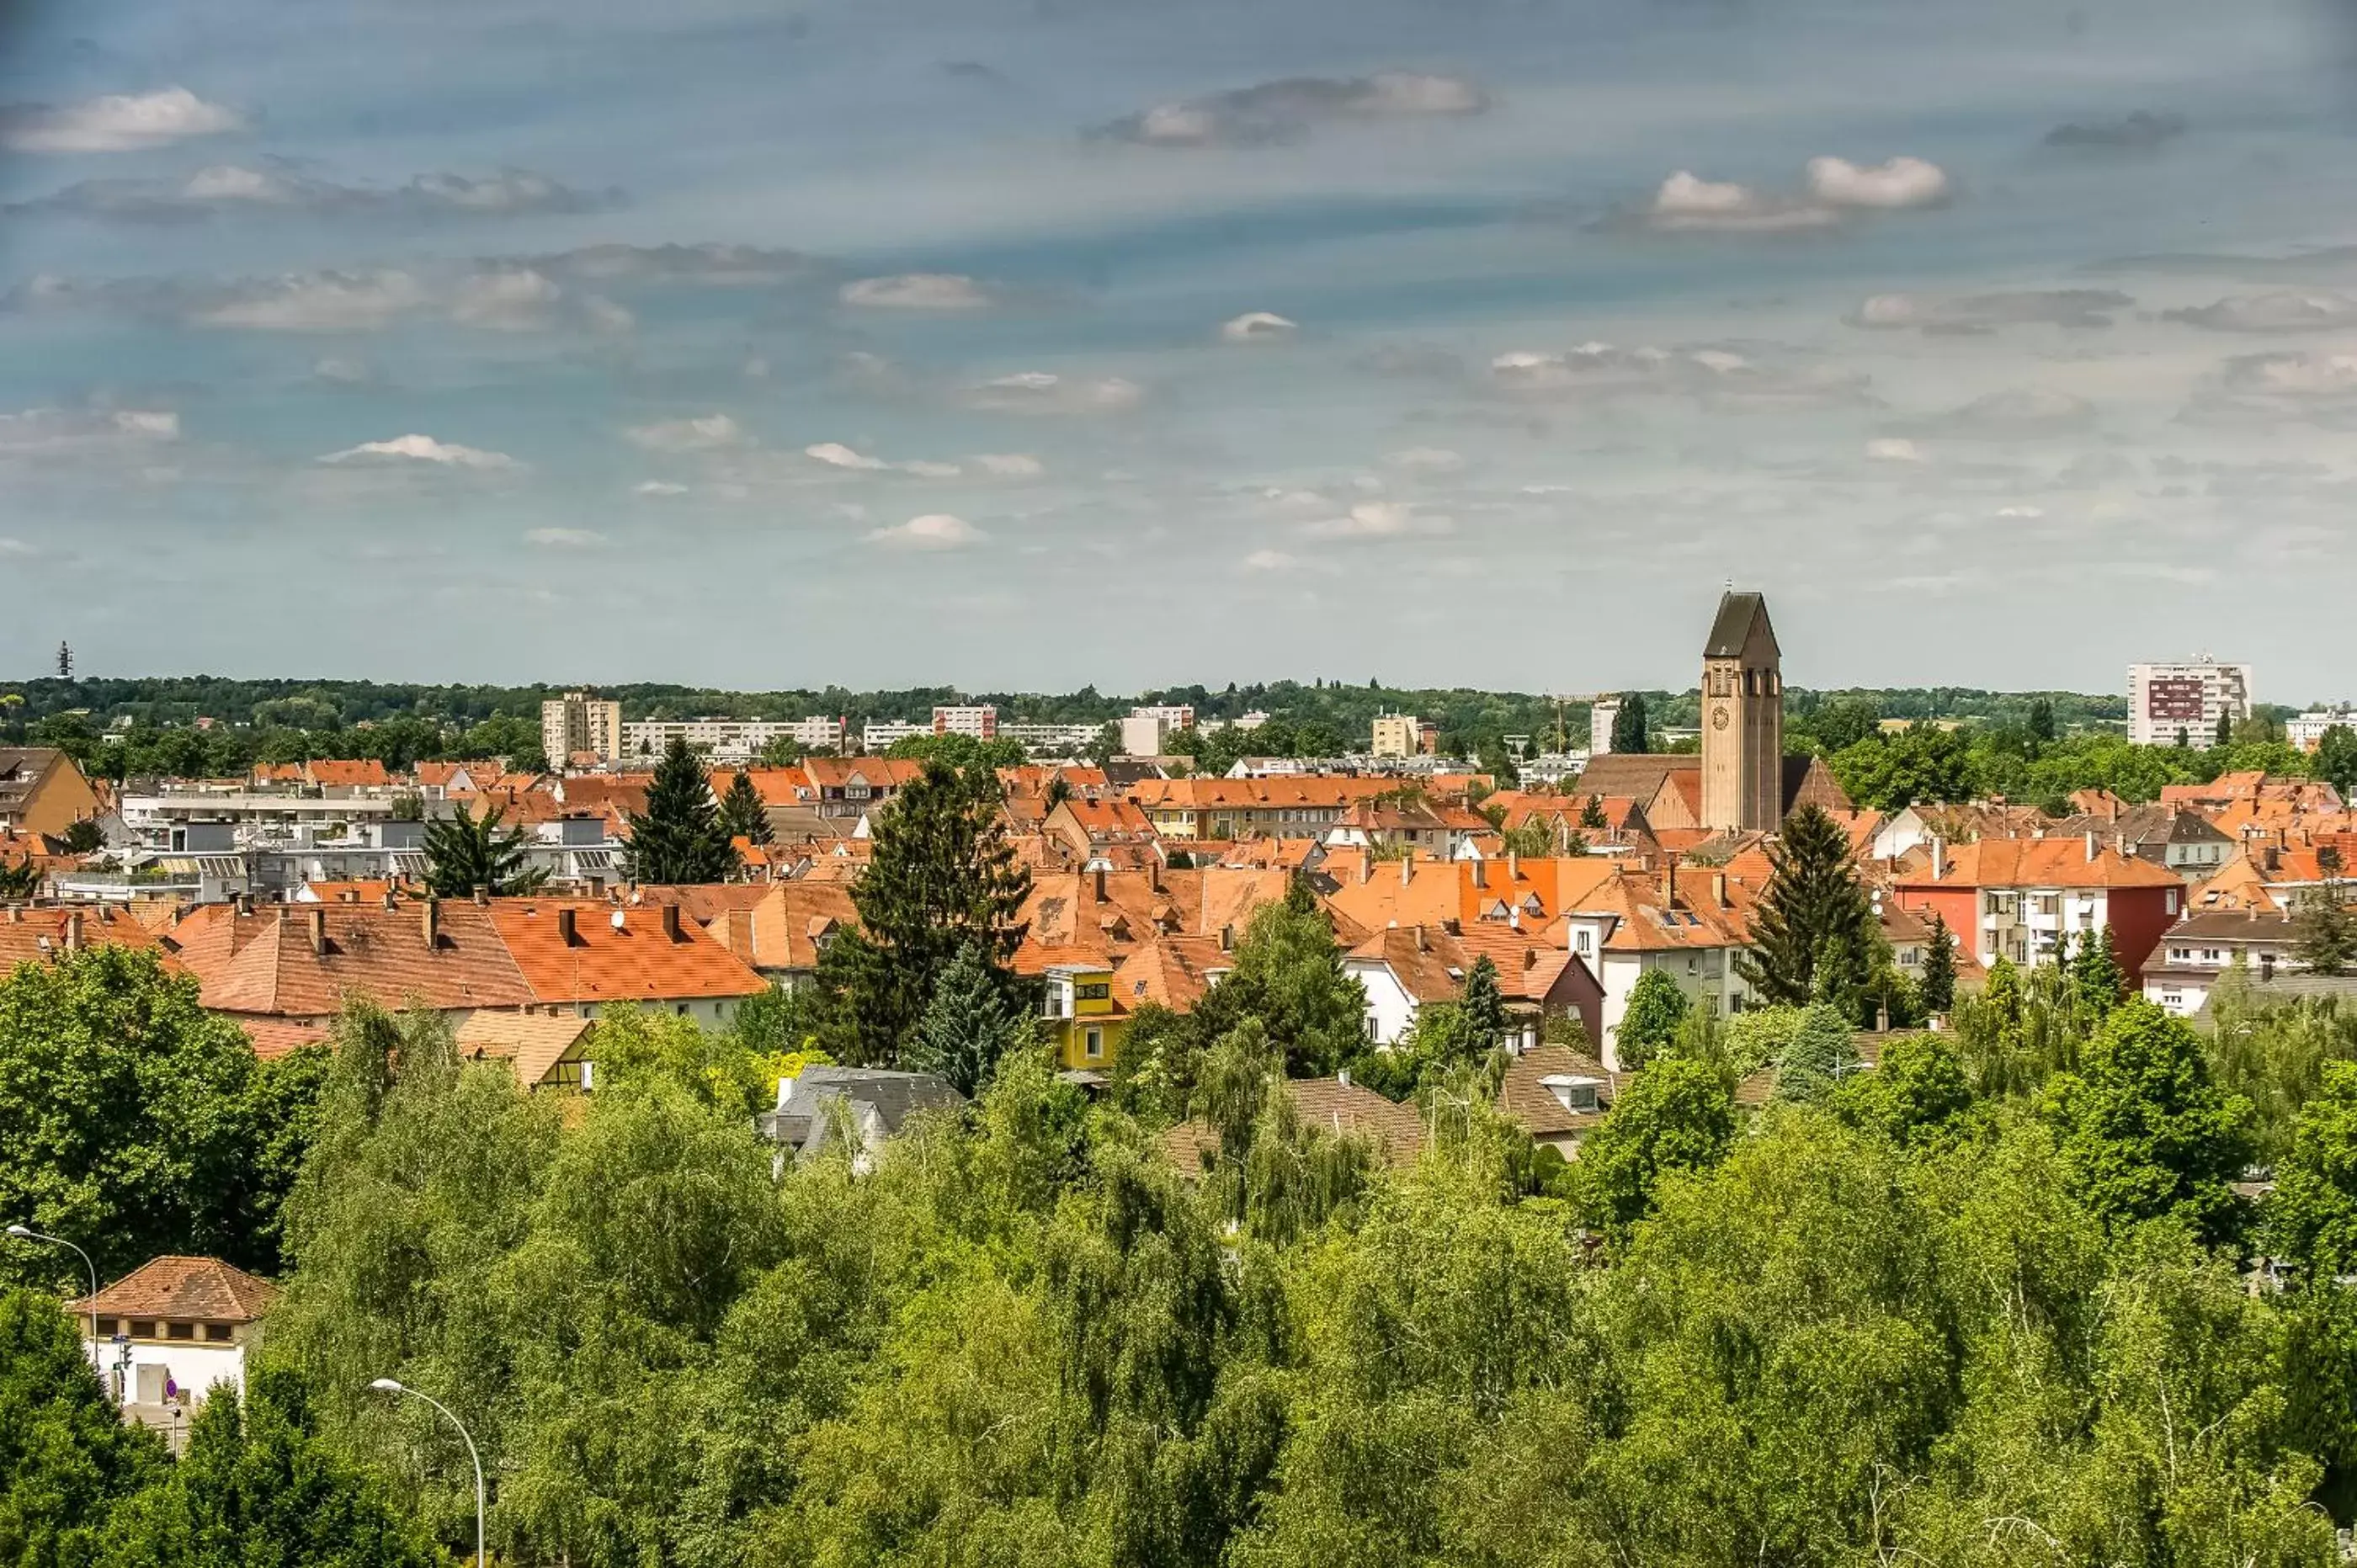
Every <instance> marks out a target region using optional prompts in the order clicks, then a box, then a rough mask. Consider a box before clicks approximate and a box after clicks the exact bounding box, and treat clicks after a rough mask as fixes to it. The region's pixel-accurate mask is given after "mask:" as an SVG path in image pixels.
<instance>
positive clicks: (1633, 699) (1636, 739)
mask: <svg viewBox="0 0 2357 1568" xmlns="http://www.w3.org/2000/svg"><path fill="white" fill-rule="evenodd" d="M1612 749H1613V750H1614V751H1633V752H1647V751H1651V750H1652V749H1653V733H1652V725H1651V724H1650V723H1649V722H1648V721H1647V719H1646V717H1645V693H1642V692H1630V693H1624V694H1623V695H1622V696H1621V698H1620V712H1619V713H1617V714H1613V715H1612Z"/></svg>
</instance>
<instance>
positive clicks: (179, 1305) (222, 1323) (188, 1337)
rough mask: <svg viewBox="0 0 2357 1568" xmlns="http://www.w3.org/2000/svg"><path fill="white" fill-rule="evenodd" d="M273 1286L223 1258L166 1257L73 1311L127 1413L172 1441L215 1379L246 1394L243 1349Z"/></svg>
mask: <svg viewBox="0 0 2357 1568" xmlns="http://www.w3.org/2000/svg"><path fill="white" fill-rule="evenodd" d="M277 1294H278V1291H277V1287H276V1286H274V1285H273V1284H271V1283H270V1282H269V1281H267V1280H264V1279H257V1278H255V1277H254V1276H253V1275H252V1274H249V1273H246V1272H245V1271H244V1270H243V1269H239V1268H233V1267H231V1265H229V1264H227V1263H224V1262H221V1260H220V1259H219V1258H182V1257H168V1256H167V1257H161V1258H154V1259H150V1260H149V1261H148V1262H145V1263H143V1264H141V1265H140V1266H139V1267H138V1268H136V1269H134V1270H133V1271H132V1272H131V1273H127V1274H125V1275H124V1277H123V1278H121V1279H119V1280H117V1281H115V1282H114V1283H113V1284H111V1285H108V1286H106V1287H105V1288H104V1289H103V1290H101V1291H100V1292H99V1293H98V1294H97V1295H96V1296H94V1297H91V1298H88V1299H85V1300H82V1301H78V1302H75V1303H73V1304H72V1310H73V1312H74V1313H75V1314H76V1315H77V1316H80V1317H81V1320H82V1325H83V1327H82V1345H83V1348H84V1350H85V1351H87V1353H88V1354H89V1356H90V1359H91V1365H92V1366H94V1367H95V1368H97V1369H98V1373H99V1376H100V1377H101V1379H102V1380H104V1381H105V1383H106V1386H107V1391H108V1393H109V1394H110V1395H111V1396H112V1397H113V1400H114V1402H116V1403H117V1404H118V1405H120V1406H121V1407H122V1410H123V1414H124V1420H126V1421H137V1422H140V1423H143V1424H145V1425H147V1426H152V1427H155V1428H156V1429H157V1430H159V1431H161V1432H162V1433H164V1434H165V1435H166V1438H167V1441H169V1442H171V1443H172V1444H174V1446H175V1447H177V1446H178V1444H179V1442H180V1440H181V1438H182V1437H183V1436H184V1435H185V1434H186V1433H187V1431H188V1418H189V1417H190V1416H192V1415H194V1414H195V1413H196V1412H197V1410H198V1408H199V1406H201V1405H202V1404H203V1403H204V1402H205V1400H206V1399H207V1398H208V1397H209V1396H210V1394H211V1392H212V1391H213V1390H214V1389H215V1388H216V1387H218V1386H220V1385H222V1384H226V1385H228V1387H229V1388H230V1390H231V1392H232V1393H235V1394H237V1395H238V1396H240V1397H242V1396H243V1395H244V1392H245V1358H246V1352H247V1351H248V1350H249V1349H251V1348H253V1344H254V1342H255V1340H256V1338H257V1337H258V1336H259V1335H260V1333H261V1329H262V1320H263V1316H264V1314H265V1313H267V1312H268V1311H269V1309H270V1304H271V1302H272V1301H273V1300H274V1299H275V1298H276V1296H277ZM93 1321H94V1322H95V1324H96V1329H97V1337H95V1338H92V1337H91V1324H92V1322H93Z"/></svg>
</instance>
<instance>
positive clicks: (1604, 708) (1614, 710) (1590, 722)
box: [1587, 697, 1620, 757]
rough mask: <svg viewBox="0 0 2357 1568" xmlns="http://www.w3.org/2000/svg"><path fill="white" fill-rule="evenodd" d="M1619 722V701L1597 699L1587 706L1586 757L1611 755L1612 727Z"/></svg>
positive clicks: (1603, 698)
mask: <svg viewBox="0 0 2357 1568" xmlns="http://www.w3.org/2000/svg"><path fill="white" fill-rule="evenodd" d="M1618 723H1620V698H1618V697H1598V699H1597V700H1596V701H1595V702H1593V703H1589V704H1588V705H1587V755H1588V756H1590V757H1609V756H1610V755H1611V754H1612V726H1613V725H1616V724H1618Z"/></svg>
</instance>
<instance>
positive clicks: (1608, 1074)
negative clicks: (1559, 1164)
mask: <svg viewBox="0 0 2357 1568" xmlns="http://www.w3.org/2000/svg"><path fill="white" fill-rule="evenodd" d="M1629 1076H1630V1075H1628V1074H1627V1073H1617V1072H1614V1071H1612V1070H1611V1069H1609V1068H1607V1067H1606V1066H1605V1065H1604V1064H1603V1063H1602V1062H1600V1061H1598V1060H1597V1059H1596V1058H1594V1057H1591V1056H1587V1055H1585V1054H1583V1053H1581V1052H1579V1051H1575V1050H1573V1049H1572V1048H1571V1047H1569V1046H1539V1047H1535V1048H1534V1049H1532V1050H1527V1051H1524V1052H1523V1054H1522V1055H1521V1056H1518V1057H1516V1058H1514V1059H1513V1060H1512V1062H1510V1063H1508V1064H1507V1067H1506V1076H1505V1079H1504V1080H1503V1081H1501V1083H1500V1084H1499V1085H1498V1110H1499V1111H1500V1112H1501V1113H1502V1114H1504V1115H1505V1116H1507V1117H1508V1118H1510V1119H1511V1120H1512V1121H1515V1122H1520V1123H1522V1126H1523V1131H1525V1132H1527V1133H1530V1134H1531V1136H1533V1137H1534V1138H1560V1137H1563V1136H1565V1135H1566V1134H1569V1133H1585V1132H1587V1131H1589V1130H1590V1129H1591V1128H1594V1127H1596V1126H1598V1124H1600V1123H1601V1122H1603V1120H1604V1112H1607V1111H1609V1110H1610V1109H1611V1107H1612V1101H1614V1100H1616V1099H1617V1098H1619V1096H1620V1086H1621V1085H1622V1084H1624V1083H1627V1082H1628V1081H1629ZM1550 1078H1592V1079H1597V1080H1598V1085H1597V1090H1596V1109H1595V1110H1593V1111H1574V1110H1572V1109H1571V1108H1570V1107H1568V1106H1566V1105H1565V1104H1564V1102H1563V1101H1560V1100H1558V1099H1556V1098H1555V1091H1554V1090H1551V1089H1549V1088H1548V1087H1547V1085H1546V1080H1547V1079H1550Z"/></svg>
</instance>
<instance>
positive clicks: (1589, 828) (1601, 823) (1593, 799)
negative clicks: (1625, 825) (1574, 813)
mask: <svg viewBox="0 0 2357 1568" xmlns="http://www.w3.org/2000/svg"><path fill="white" fill-rule="evenodd" d="M1611 825H1612V824H1611V823H1610V822H1608V821H1607V820H1606V819H1605V816H1604V800H1603V798H1602V797H1601V796H1598V795H1590V796H1589V797H1588V798H1587V804H1586V805H1585V806H1582V807H1581V808H1580V809H1579V826H1580V830H1581V831H1582V832H1591V833H1600V832H1605V831H1606V830H1608V829H1609V828H1610V827H1611Z"/></svg>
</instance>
